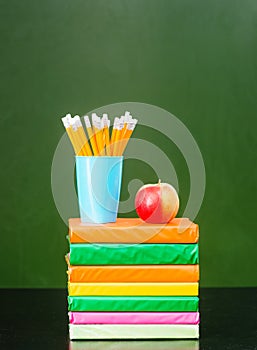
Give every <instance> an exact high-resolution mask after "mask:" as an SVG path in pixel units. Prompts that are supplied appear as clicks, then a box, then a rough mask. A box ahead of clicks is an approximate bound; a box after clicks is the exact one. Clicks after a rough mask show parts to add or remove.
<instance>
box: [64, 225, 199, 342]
mask: <svg viewBox="0 0 257 350" xmlns="http://www.w3.org/2000/svg"><path fill="white" fill-rule="evenodd" d="M69 232H70V253H69V257H68V276H69V281H68V291H69V296H68V305H69V320H70V338H71V339H173V338H174V339H175V338H177V339H193V338H198V337H199V312H198V303H199V298H198V281H199V265H198V236H199V235H198V226H197V225H196V224H193V223H192V222H190V221H189V220H188V219H175V220H173V221H172V222H171V223H169V224H167V225H165V226H161V225H150V224H144V223H142V222H141V221H140V220H138V219H118V221H117V223H115V224H109V225H85V224H84V225H82V224H81V223H80V221H79V220H78V219H71V220H70V228H69Z"/></svg>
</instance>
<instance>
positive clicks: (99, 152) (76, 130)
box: [62, 112, 137, 156]
mask: <svg viewBox="0 0 257 350" xmlns="http://www.w3.org/2000/svg"><path fill="white" fill-rule="evenodd" d="M84 121H85V125H86V131H87V135H86V133H85V130H84V127H83V125H82V122H81V120H80V117H79V116H78V115H76V116H75V117H73V118H72V117H71V115H70V114H67V115H66V116H65V117H64V118H62V122H63V125H64V127H65V129H66V132H67V134H68V136H69V139H70V141H71V144H72V146H73V149H74V152H75V154H76V155H78V156H122V155H123V153H124V151H125V149H126V147H127V144H128V141H129V139H130V137H131V135H132V133H133V130H134V129H135V126H136V124H137V119H133V118H132V116H131V114H130V112H125V114H124V116H121V117H120V118H118V117H116V118H115V119H114V124H113V128H112V132H110V125H111V122H110V120H109V118H108V115H107V114H106V113H104V114H103V116H102V118H100V117H99V116H98V115H97V114H96V113H93V114H92V118H91V121H90V118H89V116H87V115H86V116H84Z"/></svg>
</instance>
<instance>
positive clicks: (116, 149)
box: [113, 116, 124, 156]
mask: <svg viewBox="0 0 257 350" xmlns="http://www.w3.org/2000/svg"><path fill="white" fill-rule="evenodd" d="M123 126H124V116H121V117H120V119H119V122H118V123H117V131H116V134H115V139H114V145H113V156H117V155H118V154H119V149H120V146H121V142H120V140H121V137H122V132H123Z"/></svg>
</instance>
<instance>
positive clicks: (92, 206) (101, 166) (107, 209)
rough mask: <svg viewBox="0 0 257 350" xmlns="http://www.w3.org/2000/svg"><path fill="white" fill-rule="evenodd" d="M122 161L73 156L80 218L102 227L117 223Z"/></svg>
mask: <svg viewBox="0 0 257 350" xmlns="http://www.w3.org/2000/svg"><path fill="white" fill-rule="evenodd" d="M122 165H123V157H115V156H113V157H87V156H76V179H77V190H78V201H79V211H80V218H81V221H82V222H83V223H95V224H104V223H107V222H115V221H116V219H117V213H118V206H119V199H120V188H121V177H122Z"/></svg>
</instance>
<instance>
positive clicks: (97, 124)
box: [92, 113, 104, 155]
mask: <svg viewBox="0 0 257 350" xmlns="http://www.w3.org/2000/svg"><path fill="white" fill-rule="evenodd" d="M92 124H93V128H94V132H95V136H96V143H97V148H98V152H99V155H103V152H104V143H103V131H102V122H101V118H100V117H98V116H97V114H96V113H93V114H92Z"/></svg>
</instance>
